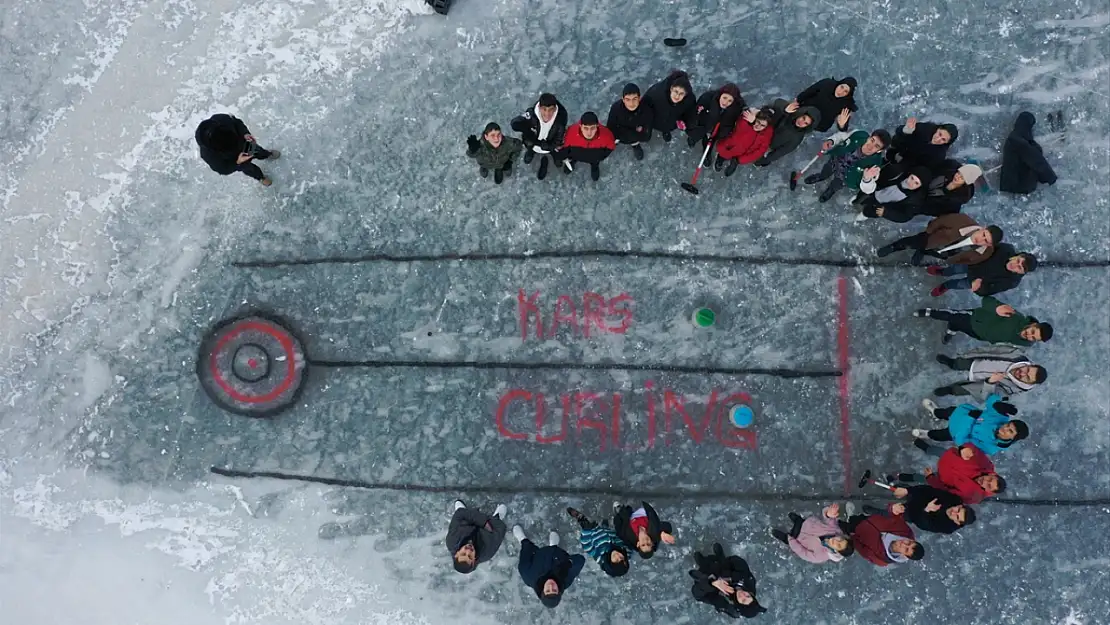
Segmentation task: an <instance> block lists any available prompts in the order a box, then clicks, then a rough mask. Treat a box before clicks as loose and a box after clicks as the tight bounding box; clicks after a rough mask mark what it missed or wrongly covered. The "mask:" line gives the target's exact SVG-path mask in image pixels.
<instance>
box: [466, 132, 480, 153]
mask: <svg viewBox="0 0 1110 625" xmlns="http://www.w3.org/2000/svg"><path fill="white" fill-rule="evenodd" d="M480 147H482V144H480V143H478V137H477V135H470V136H469V137H467V138H466V151H467V152H470V153H471V154H474V153H475V152H477V151H478V148H480Z"/></svg>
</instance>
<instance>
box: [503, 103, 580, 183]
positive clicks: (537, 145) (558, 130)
mask: <svg viewBox="0 0 1110 625" xmlns="http://www.w3.org/2000/svg"><path fill="white" fill-rule="evenodd" d="M509 125H510V126H511V127H512V129H513V130H515V131H517V132H519V133H520V138H521V140H522V141H523V142H524V164H525V165H527V164H528V163H531V162H532V159H533V158H534V157H535V155H536V154H540V155H541V156H540V168H539V170H538V171H537V172H536V177H537V178H539V179H540V180H543V179H544V178H546V177H547V155H548V154H551V153H552V152H554V151H555V150H556V149H557V148H558V147H559V146H560V145H561V144H562V143H563V133H564V132H565V131H566V128H567V109H566V108H565V107H563V105H562V104H560V103H559V100H557V99H556V98H555V96H554V95H552V94H550V93H544V94H541V95H540V99H539V100H537V101H536V104H535V105H534V106H532V108H530V109H528V110H526V111H524V112H523V113H521V114H520V115H518V116H516V117H514V118H513V121H512V122H510V124H509ZM552 158H554V156H552ZM559 164H560V163H558V162H556V163H555V165H556V166H558V165H559Z"/></svg>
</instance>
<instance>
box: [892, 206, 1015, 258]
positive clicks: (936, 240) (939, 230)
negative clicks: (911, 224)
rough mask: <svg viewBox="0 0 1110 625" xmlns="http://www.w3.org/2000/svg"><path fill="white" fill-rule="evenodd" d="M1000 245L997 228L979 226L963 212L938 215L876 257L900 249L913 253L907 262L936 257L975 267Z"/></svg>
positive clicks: (1000, 234) (999, 233)
mask: <svg viewBox="0 0 1110 625" xmlns="http://www.w3.org/2000/svg"><path fill="white" fill-rule="evenodd" d="M1001 242H1002V229H1001V228H999V227H998V226H980V225H979V224H977V223H975V220H974V219H972V218H971V217H969V216H967V215H964V214H962V213H957V214H954V215H941V216H940V217H936V218H934V219H932V220H931V221H929V224H928V225H926V226H925V230H923V231H921V232H918V233H917V234H913V235H910V236H908V237H902V238H901V239H898V240H897V241H894V242H892V243H888V244H886V245H884V246H882V247H880V248H879V249H878V250H877V251H876V252H875V254H876V255H877V256H878V257H879V258H883V257H884V256H890V255H891V254H893V253H895V252H900V251H902V250H913V258H911V259H910V263H911V264H913V265H920V264H921V261H922V260H924V258H925V257H926V256H932V257H933V258H939V259H941V260H944V261H946V262H948V263H951V264H953V265H961V266H968V265H978V264H979V263H982V262H984V261H986V260H987V259H988V258H990V257H991V255H992V254H994V248H995V246H996V245H999V244H1000V243H1001Z"/></svg>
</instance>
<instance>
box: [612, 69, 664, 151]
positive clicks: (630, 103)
mask: <svg viewBox="0 0 1110 625" xmlns="http://www.w3.org/2000/svg"><path fill="white" fill-rule="evenodd" d="M653 118H654V114H653V111H652V110H651V105H650V104H648V103H647V102H646V101H645V100H644V99H643V98H641V97H640V88H639V87H638V86H636V83H631V82H630V83H628V84H627V85H625V86H624V90H623V91H622V93H621V99H619V100H617V101H616V102H614V103H613V106H611V107H609V117H608V118H607V119H606V120H605V126H606V127H607V128H608V129H609V130H610V131H612V133H613V136H614V137H615V138H616V141H617V143H623V144H625V145H627V146H630V147H631V148H632V153H633V154H634V155H635V156H636V160H638V161H642V160H644V148H643V147H641V146H640V144H641V143H645V142H647V141H649V140H650V139H651V124H652V120H653Z"/></svg>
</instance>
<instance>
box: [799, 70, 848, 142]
mask: <svg viewBox="0 0 1110 625" xmlns="http://www.w3.org/2000/svg"><path fill="white" fill-rule="evenodd" d="M855 94H856V79H855V78H852V77H851V76H846V77H844V78H841V79H840V80H837V79H836V78H824V79H822V80H818V81H817V82H815V83H813V84H812V85H810V86H809V88H808V89H806V90H805V91H803V92H801V93H799V94H798V97H796V98H794V103H795V104H797V105H798V106H812V107H814V108H816V109H817V110H818V111H820V112H821V119H820V121H819V122H817V123H816V124H815V128H814V130H816V131H817V132H827V131H828V130H829V128H832V125H833V121H834V120H835V121H836V123H837V129H838V130H840V131H841V132H843V131H845V130H848V119H849V118H850V117H851V115H852V113H853V112H855V111H857V110H859V109H858V107H857V106H856V99H855ZM845 111H847V114H846V115H845V114H844V113H845ZM840 122H844V123H843V124H841V123H840Z"/></svg>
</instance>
